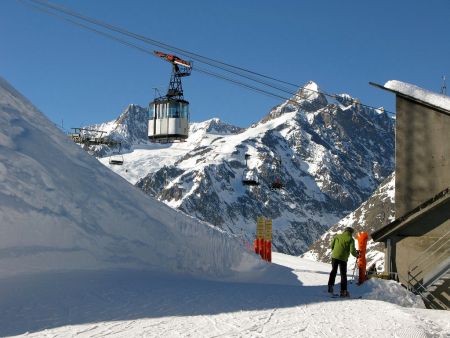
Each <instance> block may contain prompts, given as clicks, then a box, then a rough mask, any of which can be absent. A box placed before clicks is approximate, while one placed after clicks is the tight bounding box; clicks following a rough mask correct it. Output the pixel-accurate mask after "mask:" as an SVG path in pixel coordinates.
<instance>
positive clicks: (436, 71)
mask: <svg viewBox="0 0 450 338" xmlns="http://www.w3.org/2000/svg"><path fill="white" fill-rule="evenodd" d="M54 2H55V3H57V4H61V5H63V6H67V7H70V8H72V9H74V10H76V11H79V12H81V13H83V14H85V15H88V16H91V17H95V18H97V19H100V20H103V21H106V22H109V23H111V24H114V25H118V26H121V27H124V28H126V29H128V30H130V31H132V32H136V33H139V34H142V35H146V36H148V37H151V38H153V39H156V40H159V41H162V42H165V43H167V44H170V45H173V46H176V47H179V48H182V49H186V50H189V51H192V52H195V53H198V54H201V55H204V56H207V57H210V58H214V59H218V60H221V61H224V62H227V63H230V64H233V65H236V66H239V67H243V68H248V69H251V70H254V71H256V72H259V73H264V74H267V75H269V76H272V77H275V78H278V79H282V80H285V81H288V82H292V83H296V84H299V85H302V84H304V83H306V82H307V81H309V80H313V81H315V82H317V83H318V84H319V86H320V88H321V89H323V90H325V91H327V92H330V93H349V94H351V95H352V96H354V97H357V98H359V99H360V100H361V102H363V103H365V104H369V105H373V106H384V107H386V109H388V110H391V111H393V110H394V109H395V107H394V98H393V96H392V94H390V93H387V92H384V91H381V90H379V89H376V88H374V87H371V86H369V85H368V82H369V81H373V82H377V83H384V82H385V81H387V80H391V79H397V80H401V81H406V82H410V83H414V84H416V85H418V86H421V87H423V88H427V89H430V90H433V91H439V89H440V85H441V76H442V75H444V74H446V75H447V77H450V57H449V56H450V44H449V41H450V34H449V33H450V20H449V18H450V1H448V0H430V1H427V2H425V1H406V0H400V1H387V0H380V1H361V0H358V1H356V0H355V1H353V0H349V1H323V0H316V1H299V0H284V1H272V0H247V1H243V0H227V1H212V0H211V1H207V0H199V1H186V0H184V1H179V0H172V1H146V0H129V1H119V0H78V1H54ZM149 48H152V47H149ZM155 49H156V48H155ZM194 67H195V64H194ZM170 70H171V68H170V64H168V63H166V62H164V61H162V60H159V59H157V58H155V57H152V56H149V55H146V54H144V53H141V52H139V51H136V50H134V49H130V48H127V47H124V46H123V45H121V44H119V43H117V42H115V41H111V40H108V39H105V38H103V37H101V36H98V35H96V34H94V33H91V32H88V31H85V30H82V29H81V28H79V27H77V26H73V25H70V24H69V23H67V22H64V21H60V20H58V19H56V18H54V17H50V16H47V15H45V14H43V13H39V12H36V11H33V10H31V9H29V8H27V7H25V6H23V5H22V4H21V3H20V2H18V1H16V0H2V1H0V76H2V77H4V78H5V79H6V80H8V81H9V82H10V83H11V84H12V85H13V86H15V87H16V88H17V89H18V90H19V91H21V92H22V93H23V94H24V95H25V96H27V97H28V98H29V99H30V100H31V101H32V102H33V103H34V104H35V105H36V106H37V107H38V108H39V109H41V110H42V111H43V112H44V113H45V114H46V115H47V116H48V117H49V118H50V119H51V120H52V121H54V122H55V123H57V124H61V121H62V120H64V127H65V128H70V127H78V126H81V125H85V124H89V123H97V122H104V121H109V120H113V119H115V118H116V117H117V116H118V115H119V114H120V112H121V111H122V110H123V109H124V108H125V107H126V106H127V105H128V104H129V103H136V104H139V105H142V106H146V105H148V103H149V102H150V101H151V100H152V99H153V97H154V94H153V88H154V87H159V88H160V89H161V91H162V92H164V91H165V90H166V87H167V84H168V80H169V75H170ZM184 91H185V98H186V99H187V100H189V101H190V103H191V107H190V108H191V119H192V120H193V121H202V120H206V119H209V118H212V117H219V118H221V119H222V120H224V121H225V122H228V123H232V124H235V125H238V126H241V127H245V126H248V125H250V124H251V123H253V122H256V121H258V120H259V119H261V118H262V117H263V116H264V115H266V114H267V112H268V111H269V110H270V109H271V108H272V107H273V106H275V105H277V104H278V103H280V101H281V100H277V99H274V98H270V97H266V96H263V95H260V94H257V93H255V92H253V91H249V90H246V89H244V88H242V87H239V86H235V85H233V84H231V83H228V82H224V81H221V80H219V79H215V78H211V77H208V76H205V75H204V74H201V73H198V72H195V71H194V72H193V74H192V76H191V77H189V78H186V79H185V80H184Z"/></svg>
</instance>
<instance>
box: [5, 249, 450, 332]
mask: <svg viewBox="0 0 450 338" xmlns="http://www.w3.org/2000/svg"><path fill="white" fill-rule="evenodd" d="M274 261H275V264H282V265H284V266H287V267H289V268H290V269H291V271H292V272H293V275H295V276H296V278H297V284H296V285H290V283H288V284H283V283H282V282H281V281H280V283H278V284H262V283H236V282H220V281H211V280H205V279H198V278H197V279H195V278H191V277H180V276H175V275H169V274H155V273H150V272H136V271H134V272H130V271H129V272H126V273H124V272H120V271H114V272H94V273H92V272H90V273H76V274H74V273H70V274H67V275H64V274H60V275H48V276H45V277H43V276H41V277H39V278H37V279H32V280H28V281H22V282H21V283H15V284H14V285H10V286H11V289H10V290H9V291H8V292H7V291H6V290H5V289H1V290H0V292H1V293H0V296H1V297H0V304H1V305H0V314H1V316H0V318H1V319H2V320H3V321H4V322H3V324H2V326H1V331H0V335H2V336H3V335H5V336H9V335H18V336H19V337H54V338H56V337H361V336H363V337H377V338H379V337H448V336H449V334H450V321H449V313H448V312H445V311H438V310H427V309H423V308H421V307H422V306H423V305H422V303H421V301H420V299H418V298H417V297H416V296H414V295H412V294H410V293H408V292H407V291H406V290H405V289H403V288H402V287H401V286H399V285H398V284H397V283H395V282H392V281H383V280H370V281H368V282H367V283H366V284H363V285H362V286H360V287H357V286H355V285H354V284H350V285H349V290H350V292H351V293H352V295H353V296H354V297H357V296H362V299H355V298H351V299H345V300H341V299H339V298H337V299H334V298H330V297H329V296H328V295H327V294H326V293H325V292H324V291H325V289H326V287H325V285H326V284H327V279H328V272H329V266H328V265H327V264H323V263H317V262H313V261H308V260H305V259H301V258H298V257H293V256H287V255H283V254H277V253H275V254H274ZM337 280H338V281H339V278H338V279H337ZM11 282H12V281H11ZM9 300H11V302H10V303H8V301H9ZM13 300H14V301H13ZM7 305H9V307H8V306H7Z"/></svg>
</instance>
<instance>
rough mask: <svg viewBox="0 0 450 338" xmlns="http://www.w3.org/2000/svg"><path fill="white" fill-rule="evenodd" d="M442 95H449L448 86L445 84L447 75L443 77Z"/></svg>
mask: <svg viewBox="0 0 450 338" xmlns="http://www.w3.org/2000/svg"><path fill="white" fill-rule="evenodd" d="M441 94H444V95H447V85H446V83H445V75H442V86H441Z"/></svg>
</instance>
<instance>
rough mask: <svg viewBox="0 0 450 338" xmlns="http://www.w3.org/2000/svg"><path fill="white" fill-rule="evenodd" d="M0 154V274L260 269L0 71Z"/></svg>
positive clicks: (218, 273) (226, 273)
mask: <svg viewBox="0 0 450 338" xmlns="http://www.w3.org/2000/svg"><path fill="white" fill-rule="evenodd" d="M0 163H1V165H0V278H5V277H9V276H15V275H21V274H32V273H41V272H45V271H55V270H77V269H84V270H92V269H117V268H127V269H130V268H132V269H145V270H157V271H168V272H176V273H183V274H191V275H198V276H208V277H214V278H232V277H233V276H234V275H238V274H239V272H240V271H237V270H239V269H240V270H242V267H245V268H246V271H247V272H248V271H254V272H255V273H256V274H259V275H264V274H265V273H266V272H267V271H268V270H270V269H267V267H266V266H265V265H263V264H262V263H261V262H260V261H259V260H258V259H257V258H255V256H254V255H252V254H251V253H249V252H247V251H245V249H244V248H243V246H242V244H240V243H239V242H237V241H236V240H234V239H233V238H231V237H230V235H228V234H226V233H224V232H221V231H219V230H217V229H215V228H213V227H212V226H209V225H208V224H206V223H203V222H200V221H198V220H196V219H194V218H192V217H189V216H187V215H185V214H183V213H181V212H178V211H175V210H173V209H171V208H169V207H168V206H166V205H164V204H163V203H160V202H158V201H156V200H155V199H153V198H151V197H149V196H146V195H145V194H144V193H142V192H141V191H140V190H139V189H137V188H135V187H133V186H132V185H130V184H129V183H128V182H127V181H125V180H124V179H122V178H121V177H120V176H118V175H116V174H114V173H113V172H111V171H110V170H109V169H107V168H105V167H104V166H103V165H101V164H100V163H99V162H98V161H97V160H96V159H95V158H93V157H91V156H89V155H88V154H87V153H85V152H84V151H83V150H82V149H81V148H80V147H78V146H77V145H75V144H74V143H73V142H72V141H71V140H69V139H68V138H67V137H66V136H65V135H64V134H63V133H62V132H61V131H60V130H59V129H58V128H56V127H55V126H54V125H53V124H52V123H51V122H50V121H49V120H48V119H47V118H46V117H45V116H44V115H43V114H42V113H40V112H39V111H38V110H37V109H36V108H35V107H33V105H32V104H31V103H30V102H28V101H27V100H26V99H25V98H24V97H23V96H22V95H21V94H19V93H18V92H17V91H16V90H14V89H13V88H12V87H11V86H10V85H9V84H8V83H6V81H5V80H3V79H1V78H0ZM243 262H244V263H243ZM239 278H240V277H239ZM263 279H264V278H263Z"/></svg>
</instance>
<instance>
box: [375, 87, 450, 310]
mask: <svg viewBox="0 0 450 338" xmlns="http://www.w3.org/2000/svg"><path fill="white" fill-rule="evenodd" d="M373 85H375V86H377V87H379V88H382V89H385V90H388V91H390V92H393V93H395V95H396V133H395V143H396V144H395V217H396V219H395V220H394V221H393V222H392V223H390V224H388V225H386V226H384V227H382V228H381V229H379V230H377V231H375V232H374V233H372V234H371V235H372V238H373V240H374V241H378V242H383V243H384V244H385V267H386V269H387V273H389V274H390V275H391V276H392V277H394V278H396V279H397V280H399V281H400V282H401V283H402V284H403V285H405V286H407V287H408V288H410V289H411V290H413V291H415V292H417V293H419V294H421V295H422V296H423V298H424V300H425V302H426V304H427V305H428V306H430V307H434V308H440V309H450V291H449V288H450V97H448V96H445V95H441V94H437V93H433V92H430V91H427V90H424V89H422V88H419V87H417V86H414V85H411V84H407V83H403V82H399V81H389V82H387V83H386V84H385V85H384V86H380V85H377V84H373Z"/></svg>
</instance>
